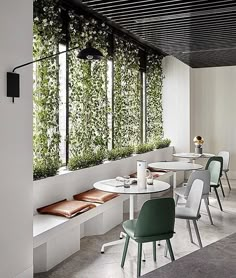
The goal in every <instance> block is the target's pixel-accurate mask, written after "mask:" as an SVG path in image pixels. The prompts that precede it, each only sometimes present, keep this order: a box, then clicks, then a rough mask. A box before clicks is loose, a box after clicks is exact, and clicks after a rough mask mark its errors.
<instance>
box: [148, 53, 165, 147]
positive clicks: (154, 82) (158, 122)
mask: <svg viewBox="0 0 236 278" xmlns="http://www.w3.org/2000/svg"><path fill="white" fill-rule="evenodd" d="M163 77H164V76H163V72H162V57H160V56H158V55H154V54H151V55H148V56H147V71H146V107H147V108H146V119H147V122H146V138H147V142H152V141H155V140H156V139H157V138H158V137H160V138H162V137H163V121H162V85H163Z"/></svg>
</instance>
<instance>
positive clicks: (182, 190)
mask: <svg viewBox="0 0 236 278" xmlns="http://www.w3.org/2000/svg"><path fill="white" fill-rule="evenodd" d="M174 192H175V194H176V195H178V196H180V197H183V198H184V197H187V196H186V195H185V192H186V186H182V187H178V188H176V189H175V191H174Z"/></svg>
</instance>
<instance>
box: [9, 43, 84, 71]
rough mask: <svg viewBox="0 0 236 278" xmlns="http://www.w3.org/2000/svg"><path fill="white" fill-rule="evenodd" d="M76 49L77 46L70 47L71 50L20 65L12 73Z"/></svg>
mask: <svg viewBox="0 0 236 278" xmlns="http://www.w3.org/2000/svg"><path fill="white" fill-rule="evenodd" d="M78 48H79V46H75V47H72V48H70V49H67V50H63V51H60V52H57V53H54V54H52V55H49V56H46V57H42V58H40V59H37V60H34V61H31V62H28V63H25V64H22V65H19V66H17V67H15V68H14V69H13V70H12V72H15V70H17V69H19V68H23V67H25V66H28V65H30V64H34V63H36V62H40V61H43V60H45V59H49V58H53V57H55V56H58V55H60V54H63V53H66V52H69V51H72V50H75V49H78Z"/></svg>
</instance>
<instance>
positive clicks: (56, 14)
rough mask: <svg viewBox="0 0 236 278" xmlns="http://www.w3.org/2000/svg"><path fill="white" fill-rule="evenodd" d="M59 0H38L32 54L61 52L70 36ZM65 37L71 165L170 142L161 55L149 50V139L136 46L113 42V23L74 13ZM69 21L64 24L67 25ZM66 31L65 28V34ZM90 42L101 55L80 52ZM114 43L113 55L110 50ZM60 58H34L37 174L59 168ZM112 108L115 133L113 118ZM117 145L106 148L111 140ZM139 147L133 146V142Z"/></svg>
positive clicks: (119, 40)
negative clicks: (110, 75)
mask: <svg viewBox="0 0 236 278" xmlns="http://www.w3.org/2000/svg"><path fill="white" fill-rule="evenodd" d="M59 2H60V0H34V27H33V28H34V30H33V32H34V42H33V56H34V60H36V59H40V58H42V57H45V56H50V55H52V54H54V53H57V52H58V51H59V49H58V48H59V44H60V43H61V41H62V39H65V37H62V36H63V34H62V33H63V32H62V18H61V16H60V15H61V11H60V8H59V4H60V3H59ZM68 15H69V25H68V33H69V38H68V39H69V40H67V44H68V45H67V47H68V49H70V48H73V47H78V50H74V51H69V52H67V70H68V89H69V91H68V99H67V101H68V113H69V134H68V138H67V140H68V143H69V144H68V146H69V163H68V167H69V169H71V170H75V169H80V168H84V167H88V166H91V165H97V164H99V163H102V161H103V159H111V160H113V159H119V158H121V157H127V156H129V155H130V154H131V153H132V152H136V153H142V152H145V151H150V150H151V149H153V148H160V147H163V146H167V145H169V144H170V141H169V140H167V141H166V140H161V138H163V124H162V93H161V90H162V82H163V73H162V65H161V61H162V57H159V56H157V55H154V54H150V55H148V56H147V70H146V120H147V122H146V137H147V143H148V144H146V145H145V144H140V143H141V137H142V136H141V135H142V120H141V115H142V94H141V73H140V59H139V50H138V46H137V45H136V44H134V43H132V42H130V41H126V40H125V39H122V38H120V37H118V36H115V35H114V41H113V46H112V47H111V46H110V45H109V41H110V40H109V35H108V34H109V33H111V30H109V27H108V26H107V25H106V24H104V23H100V22H99V21H97V20H95V19H93V18H89V17H84V16H82V15H80V16H77V15H75V13H74V12H72V11H70V12H69V14H68ZM64 27H65V26H64ZM64 36H65V34H64ZM88 42H90V43H91V44H92V46H93V47H95V48H97V49H99V50H100V51H101V52H102V53H103V55H104V59H102V60H100V61H88V60H81V59H78V58H77V55H78V52H79V50H81V49H83V48H85V47H86V46H87V43H88ZM109 48H110V49H111V48H112V49H113V56H112V57H109V54H108V49H109ZM108 59H112V60H113V91H112V94H113V95H112V104H110V103H109V101H108V97H107V92H108V88H107V86H108V80H107V79H108V64H107V60H108ZM59 70H60V69H59V63H58V57H54V58H51V59H45V60H43V61H41V62H38V63H36V64H34V92H33V101H34V103H33V116H34V119H33V139H34V140H33V152H34V153H33V154H34V178H35V179H38V178H42V177H47V176H52V175H55V174H56V173H57V170H58V168H59V167H60V165H61V161H60V152H59V148H60V132H59V106H60V96H59ZM111 113H112V138H109V135H110V130H109V125H108V118H109V119H110V117H108V116H109V115H111ZM111 139H112V141H113V149H112V150H109V151H108V150H107V149H108V145H110V144H109V143H110V140H111ZM135 146H136V147H135Z"/></svg>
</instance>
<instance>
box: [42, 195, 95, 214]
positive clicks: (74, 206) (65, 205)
mask: <svg viewBox="0 0 236 278" xmlns="http://www.w3.org/2000/svg"><path fill="white" fill-rule="evenodd" d="M94 207H95V205H94V204H91V203H88V202H83V201H73V200H72V201H68V200H66V199H64V200H61V201H59V202H56V203H53V204H50V205H48V206H45V207H41V208H38V209H37V211H38V213H42V214H53V215H58V216H64V217H67V218H71V217H73V216H75V215H77V214H80V213H83V212H85V211H88V210H89V209H91V208H94Z"/></svg>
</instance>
